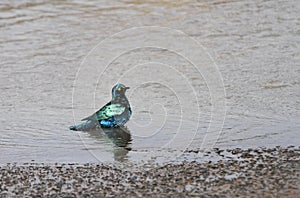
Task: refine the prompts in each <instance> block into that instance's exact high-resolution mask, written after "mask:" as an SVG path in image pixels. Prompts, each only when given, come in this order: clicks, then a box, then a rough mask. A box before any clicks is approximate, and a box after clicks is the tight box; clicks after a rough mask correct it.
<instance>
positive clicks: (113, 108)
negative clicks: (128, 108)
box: [82, 103, 125, 121]
mask: <svg viewBox="0 0 300 198" xmlns="http://www.w3.org/2000/svg"><path fill="white" fill-rule="evenodd" d="M124 111H125V107H124V106H122V105H120V104H110V103H109V104H107V105H105V106H104V107H102V108H101V109H100V110H99V111H97V112H96V113H95V114H93V115H91V116H89V117H87V118H84V119H82V121H84V120H94V119H97V120H103V119H108V118H110V117H112V116H117V115H121V114H122V113H123V112H124Z"/></svg>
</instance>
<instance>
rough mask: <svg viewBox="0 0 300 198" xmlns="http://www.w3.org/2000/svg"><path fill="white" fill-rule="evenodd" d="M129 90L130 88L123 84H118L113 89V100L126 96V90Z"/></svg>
mask: <svg viewBox="0 0 300 198" xmlns="http://www.w3.org/2000/svg"><path fill="white" fill-rule="evenodd" d="M127 89H129V87H126V86H125V85H123V84H117V85H115V86H114V87H113V88H112V98H115V97H118V96H125V92H126V90H127Z"/></svg>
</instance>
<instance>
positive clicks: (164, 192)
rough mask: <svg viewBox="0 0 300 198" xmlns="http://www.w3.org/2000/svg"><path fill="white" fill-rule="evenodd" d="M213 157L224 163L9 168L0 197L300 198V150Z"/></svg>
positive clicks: (1, 175)
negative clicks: (191, 197) (179, 197)
mask: <svg viewBox="0 0 300 198" xmlns="http://www.w3.org/2000/svg"><path fill="white" fill-rule="evenodd" d="M189 152H190V153H191V152H199V151H195V150H194V151H189ZM214 153H217V154H218V155H220V156H221V157H222V159H221V160H218V161H215V162H212V161H208V162H204V163H199V162H196V161H184V162H180V163H178V164H174V163H172V164H151V163H148V164H143V165H141V164H140V165H132V164H131V165H129V164H126V165H125V164H123V165H110V164H84V165H80V164H55V165H45V164H23V165H19V164H7V165H6V166H2V167H1V171H0V192H1V194H0V195H1V197H9V196H41V197H49V196H51V197H52V196H53V197H57V196H59V197H114V196H118V197H145V196H147V197H171V196H172V197H174V196H195V197H298V196H299V194H300V187H299V186H300V149H299V148H294V147H290V148H280V147H276V148H271V149H264V148H259V149H248V150H241V149H233V150H219V149H215V150H214ZM223 153H226V154H225V155H224V154H223Z"/></svg>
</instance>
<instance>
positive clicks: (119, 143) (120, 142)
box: [88, 127, 132, 162]
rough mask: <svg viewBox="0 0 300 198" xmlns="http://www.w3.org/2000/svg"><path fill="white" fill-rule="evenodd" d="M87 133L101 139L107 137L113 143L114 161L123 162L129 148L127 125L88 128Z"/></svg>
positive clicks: (129, 137)
mask: <svg viewBox="0 0 300 198" xmlns="http://www.w3.org/2000/svg"><path fill="white" fill-rule="evenodd" d="M88 133H89V134H90V135H91V136H92V137H94V138H96V139H103V138H104V137H107V138H108V139H109V140H110V141H111V142H112V143H113V144H114V145H115V147H114V150H113V153H114V158H115V160H116V161H120V162H123V161H125V160H126V156H127V153H128V152H129V151H130V150H131V147H130V142H131V141H132V139H131V134H130V131H129V129H128V128H127V127H116V128H102V129H98V130H90V131H88Z"/></svg>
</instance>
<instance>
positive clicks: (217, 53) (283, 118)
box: [0, 0, 300, 163]
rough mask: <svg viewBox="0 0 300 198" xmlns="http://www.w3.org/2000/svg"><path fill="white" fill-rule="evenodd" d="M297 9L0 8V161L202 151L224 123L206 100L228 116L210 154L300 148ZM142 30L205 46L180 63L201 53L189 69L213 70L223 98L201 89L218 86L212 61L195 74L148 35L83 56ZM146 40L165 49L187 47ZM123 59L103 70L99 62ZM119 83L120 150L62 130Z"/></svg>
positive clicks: (183, 5) (178, 4)
mask: <svg viewBox="0 0 300 198" xmlns="http://www.w3.org/2000/svg"><path fill="white" fill-rule="evenodd" d="M298 10H299V3H298V2H297V1H284V2H280V1H255V2H252V1H220V0H215V1H205V0H199V1H193V2H189V1H157V0H153V1H149V2H148V3H144V2H142V1H138V0H136V1H121V2H119V1H106V2H105V3H104V2H103V3H102V4H100V3H99V2H97V1H89V2H86V1H83V0H78V1H34V2H31V1H2V2H1V3H0V33H1V34H0V52H1V53H0V54H1V55H0V60H1V61H0V68H1V69H0V84H1V86H0V89H1V95H0V99H1V103H0V104H1V106H0V108H1V111H0V115H1V116H0V124H1V130H0V139H1V142H0V153H1V154H0V162H1V163H6V162H30V161H31V160H34V161H35V162H48V163H55V162H98V161H109V162H112V161H114V160H117V161H126V160H129V161H139V160H149V159H151V157H153V158H152V159H157V158H162V159H168V160H169V158H171V159H173V157H175V156H174V155H173V154H170V153H176V156H177V154H180V153H181V152H182V150H184V149H187V148H189V149H199V148H202V146H201V145H203V140H204V137H205V136H206V135H207V130H209V129H211V128H209V127H211V125H210V123H211V120H212V119H211V118H212V117H217V125H220V126H221V125H222V124H223V122H222V121H223V120H222V119H223V117H222V115H221V114H222V113H223V112H220V114H217V115H215V114H214V112H215V109H213V107H214V103H212V98H214V99H215V100H216V101H217V102H218V101H223V100H222V99H224V101H225V102H226V105H225V104H223V106H221V107H225V108H226V117H225V122H224V126H223V127H222V132H221V135H220V136H218V134H219V132H218V131H216V134H217V135H216V136H214V137H215V139H213V140H212V142H213V143H212V144H211V147H222V148H229V147H230V148H233V147H242V148H247V147H259V146H265V147H269V146H276V145H281V146H288V145H295V146H299V139H300V133H299V129H300V121H299V120H300V119H299V118H300V113H299V112H300V108H299V107H300V106H299V96H300V94H299V93H300V81H299V74H300V67H299V62H300V60H299V54H300V49H299V41H300V37H299V36H300V32H299V24H300V17H299V14H298ZM142 26H157V27H162V28H161V29H162V30H164V28H163V27H168V28H171V29H172V30H181V31H183V32H184V33H186V34H187V35H188V36H190V37H191V38H192V39H195V40H197V41H198V42H199V43H201V45H202V46H203V47H204V49H200V48H199V49H195V48H192V47H190V48H189V46H188V48H184V52H185V55H186V56H189V55H190V56H191V58H192V59H193V58H197V57H196V56H197V55H196V54H197V53H195V52H198V51H199V52H201V53H200V56H199V57H198V58H200V62H196V64H200V65H201V64H203V65H205V63H206V62H205V61H204V59H205V60H206V58H207V60H208V59H209V60H212V62H215V63H216V65H217V67H218V69H219V71H220V74H221V76H222V80H223V83H224V84H223V87H219V88H221V89H222V88H224V91H225V94H226V95H225V98H222V95H217V94H213V95H212V94H211V93H214V92H213V91H214V90H211V89H210V88H209V86H208V84H207V83H208V82H209V80H212V81H214V80H216V81H217V80H218V79H206V78H205V75H204V76H203V75H202V74H203V73H204V74H205V72H208V73H209V72H210V71H207V70H206V69H209V68H210V66H212V65H213V64H212V62H210V64H209V65H206V66H207V68H205V66H203V67H201V68H200V70H201V69H202V71H201V74H199V73H197V71H195V70H194V69H195V68H194V67H193V64H192V63H191V62H189V61H187V60H186V59H185V58H184V57H181V56H179V54H178V53H174V52H172V51H170V50H168V49H162V48H155V47H149V46H146V45H145V44H144V43H141V42H140V41H145V40H143V39H144V38H145V37H147V35H141V34H138V33H137V32H136V31H131V32H130V34H128V35H127V36H124V37H118V36H117V37H114V39H112V40H111V41H112V42H111V43H108V44H107V46H106V45H102V46H101V45H100V47H103V46H104V47H106V48H105V49H106V51H105V52H104V53H103V54H97V52H100V51H101V50H99V51H97V49H99V46H98V48H96V50H95V51H94V52H95V53H90V54H89V52H90V51H91V50H92V49H93V48H94V47H95V46H96V45H97V44H98V43H99V42H101V41H103V39H107V38H110V36H112V35H113V34H116V33H118V32H120V31H122V30H126V29H129V28H132V27H142ZM120 35H121V36H123V34H120ZM154 35H156V34H154ZM151 38H153V39H157V40H158V41H159V42H160V43H161V45H162V46H164V45H172V42H171V44H169V43H167V42H168V41H169V40H170V41H173V44H174V43H176V41H178V42H179V41H180V39H182V38H184V36H180V35H179V36H178V35H175V34H166V35H163V34H157V35H156V36H154V37H151ZM127 39H129V40H128V41H129V42H128V43H126V42H125V45H124V40H127ZM130 41H131V42H130ZM132 43H137V44H140V45H141V47H142V48H137V49H131V48H130V47H129V46H131V44H132ZM184 45H185V43H182V46H184ZM123 48H124V49H126V48H128V51H125V53H124V54H120V55H119V56H118V57H114V59H110V63H109V64H108V65H107V68H106V69H105V70H104V69H103V68H104V66H106V65H101V64H100V62H101V60H102V59H101V58H99V57H102V56H103V57H109V56H110V55H111V54H113V53H114V52H117V51H120V50H121V49H123ZM129 49H130V50H129ZM202 52H203V53H202ZM204 52H206V53H207V54H205V53H204ZM208 54H210V55H211V57H210V58H211V59H210V58H208ZM84 58H85V59H84ZM98 58H99V59H98ZM201 58H203V62H202V61H201V60H202V59H201ZM98 62H99V63H98ZM98 64H99V65H98ZM93 65H95V66H93ZM89 66H93V68H97V69H99V70H97V72H99V73H97V72H93V71H91V70H87V69H86V68H89ZM79 68H81V70H80V71H79V73H77V72H78V70H79ZM85 69H86V70H85ZM80 77H82V78H80ZM214 77H215V76H213V77H212V78H214ZM118 81H119V82H124V84H126V85H128V86H130V87H131V89H130V90H129V91H128V94H127V95H128V98H129V100H130V103H131V105H132V108H133V117H132V118H131V120H130V121H129V122H128V124H127V129H128V130H129V131H130V134H131V139H132V140H131V141H130V142H129V144H128V145H127V146H126V147H128V148H127V149H124V148H120V147H118V146H115V143H114V141H112V139H110V138H109V137H107V136H106V135H105V134H97V133H93V132H91V133H87V132H73V131H69V130H68V127H69V126H70V125H72V124H74V121H75V122H76V123H78V122H79V120H80V119H81V118H83V117H85V116H87V115H90V114H91V113H93V112H94V111H95V110H96V109H98V108H99V107H101V106H102V105H104V104H106V102H108V101H109V100H110V97H111V96H110V92H111V87H112V86H113V85H114V84H115V83H116V82H118ZM215 93H222V91H221V92H215ZM95 101H97V102H95ZM216 112H218V109H217V111H216ZM212 125H213V126H215V125H216V123H213V124H212ZM178 134H179V136H176V135H178ZM174 137H175V138H174ZM173 140H174V141H173ZM181 140H182V141H181ZM154 151H155V152H154ZM152 154H153V156H152Z"/></svg>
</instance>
